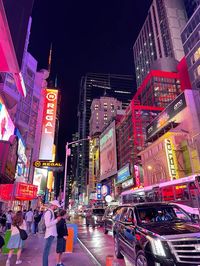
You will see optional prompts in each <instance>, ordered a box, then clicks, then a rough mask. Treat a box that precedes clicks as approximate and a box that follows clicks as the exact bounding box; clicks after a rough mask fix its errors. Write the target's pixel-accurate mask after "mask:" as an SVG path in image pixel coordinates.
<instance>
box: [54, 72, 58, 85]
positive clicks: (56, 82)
mask: <svg viewBox="0 0 200 266" xmlns="http://www.w3.org/2000/svg"><path fill="white" fill-rule="evenodd" d="M54 85H55V88H57V87H58V76H57V75H56V78H55V84H54Z"/></svg>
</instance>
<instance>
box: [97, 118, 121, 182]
mask: <svg viewBox="0 0 200 266" xmlns="http://www.w3.org/2000/svg"><path fill="white" fill-rule="evenodd" d="M116 173H117V154H116V133H115V121H113V122H112V123H111V124H110V125H109V126H108V127H107V128H106V130H105V131H104V132H103V133H102V134H101V137H100V179H101V180H103V179H105V178H107V177H109V176H112V175H115V174H116Z"/></svg>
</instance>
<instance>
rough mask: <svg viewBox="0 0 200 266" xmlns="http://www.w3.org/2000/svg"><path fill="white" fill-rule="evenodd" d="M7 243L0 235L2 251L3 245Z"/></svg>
mask: <svg viewBox="0 0 200 266" xmlns="http://www.w3.org/2000/svg"><path fill="white" fill-rule="evenodd" d="M4 245H5V241H4V238H3V237H2V236H1V235H0V251H1V249H2V247H3V246H4Z"/></svg>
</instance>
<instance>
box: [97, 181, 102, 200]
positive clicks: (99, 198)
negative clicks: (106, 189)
mask: <svg viewBox="0 0 200 266" xmlns="http://www.w3.org/2000/svg"><path fill="white" fill-rule="evenodd" d="M101 188H102V184H97V199H98V200H101V198H102V194H101Z"/></svg>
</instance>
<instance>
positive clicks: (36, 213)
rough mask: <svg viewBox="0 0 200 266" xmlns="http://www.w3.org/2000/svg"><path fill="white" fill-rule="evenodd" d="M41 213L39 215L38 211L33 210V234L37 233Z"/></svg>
mask: <svg viewBox="0 0 200 266" xmlns="http://www.w3.org/2000/svg"><path fill="white" fill-rule="evenodd" d="M41 217H42V213H40V212H39V211H38V210H35V212H34V234H36V233H37V232H38V224H39V222H40V220H41Z"/></svg>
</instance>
